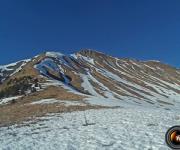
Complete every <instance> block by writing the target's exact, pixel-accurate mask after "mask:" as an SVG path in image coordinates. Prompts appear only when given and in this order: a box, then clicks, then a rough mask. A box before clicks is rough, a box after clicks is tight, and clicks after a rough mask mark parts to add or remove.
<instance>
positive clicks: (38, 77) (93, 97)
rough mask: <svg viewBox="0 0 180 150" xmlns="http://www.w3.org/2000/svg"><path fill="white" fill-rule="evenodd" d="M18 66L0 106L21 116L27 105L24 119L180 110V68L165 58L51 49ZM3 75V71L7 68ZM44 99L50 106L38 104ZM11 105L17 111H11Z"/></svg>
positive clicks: (0, 92) (2, 88)
mask: <svg viewBox="0 0 180 150" xmlns="http://www.w3.org/2000/svg"><path fill="white" fill-rule="evenodd" d="M14 65H15V66H16V67H14V71H13V72H9V74H8V73H7V74H6V76H5V77H4V79H3V80H2V83H1V84H0V110H1V109H2V110H1V111H4V112H5V114H6V115H7V113H10V116H13V117H14V118H16V119H17V120H19V119H18V118H17V117H16V116H14V114H13V113H14V112H16V113H15V114H17V113H19V111H20V110H21V111H25V109H30V110H31V111H28V112H27V113H25V114H26V115H25V116H24V117H30V116H31V115H34V113H35V112H38V113H37V114H39V115H43V114H44V113H49V112H57V111H63V110H64V111H65V110H69V109H72V110H82V109H88V108H101V107H119V106H123V105H137V106H140V107H141V106H143V107H153V108H162V109H179V108H180V107H179V105H180V101H179V99H180V71H179V70H178V69H176V68H174V67H171V66H170V65H167V64H162V63H161V62H159V61H158V62H157V61H137V60H135V59H121V58H116V57H112V56H109V55H106V54H104V53H101V52H97V51H92V50H82V51H79V52H77V53H74V54H70V55H64V54H62V53H59V52H45V53H42V54H40V55H37V56H35V57H33V58H32V59H29V60H28V61H26V62H21V63H20V64H18V63H14ZM18 68H19V69H18ZM7 69H8V68H7ZM0 73H1V74H0V75H2V74H3V72H2V71H1V70H0ZM1 78H2V77H1ZM11 97H12V98H11ZM15 97H17V98H15ZM13 99H14V100H13ZM43 99H44V100H45V101H48V103H50V104H48V105H46V104H42V105H40V104H38V101H43ZM52 99H54V100H52ZM51 100H52V101H51ZM64 100H65V101H66V102H70V101H78V106H77V105H76V106H74V102H72V103H73V105H72V106H66V105H65V104H64V103H65V102H64ZM36 101H37V103H36ZM50 101H51V102H50ZM57 101H58V102H57ZM62 101H63V102H62ZM31 103H33V104H36V105H31ZM46 103H47V102H46ZM45 106H46V107H47V108H46V107H45ZM57 106H58V107H60V108H62V109H61V110H59V109H57V108H56V107H57ZM7 108H9V109H11V110H12V111H10V112H7V110H9V109H7ZM45 108H46V109H45ZM17 109H18V110H17ZM19 109H20V110H19ZM39 109H40V110H42V111H40V110H39ZM13 110H14V112H13ZM21 111H20V112H21ZM19 116H21V117H22V114H19ZM13 117H12V119H14V118H13ZM21 117H19V118H21ZM0 119H1V118H0ZM5 120H6V119H5ZM6 121H7V120H6Z"/></svg>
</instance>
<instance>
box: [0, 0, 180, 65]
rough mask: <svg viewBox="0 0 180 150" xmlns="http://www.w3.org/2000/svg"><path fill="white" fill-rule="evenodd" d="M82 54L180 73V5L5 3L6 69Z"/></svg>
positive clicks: (160, 1)
mask: <svg viewBox="0 0 180 150" xmlns="http://www.w3.org/2000/svg"><path fill="white" fill-rule="evenodd" d="M82 48H90V49H95V50H99V51H101V52H104V53H107V54H110V55H113V56H117V57H130V58H135V59H140V60H148V59H151V60H152V59H158V60H160V61H162V62H165V63H168V64H171V65H173V66H176V67H180V0H0V64H6V63H9V62H13V61H17V60H20V59H24V58H29V57H32V56H34V55H36V54H39V53H42V52H44V51H46V50H51V51H52V50H53V51H60V52H62V53H67V54H68V53H73V52H75V51H78V50H79V49H82Z"/></svg>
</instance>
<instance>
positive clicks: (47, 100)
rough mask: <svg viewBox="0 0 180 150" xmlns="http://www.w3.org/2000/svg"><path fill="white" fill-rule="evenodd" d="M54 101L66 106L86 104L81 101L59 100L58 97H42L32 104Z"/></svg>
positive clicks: (51, 102)
mask: <svg viewBox="0 0 180 150" xmlns="http://www.w3.org/2000/svg"><path fill="white" fill-rule="evenodd" d="M54 103H60V104H63V105H65V106H85V104H83V103H82V102H80V101H71V100H57V99H53V98H52V99H41V100H39V101H34V102H32V103H31V104H32V105H37V104H41V105H44V104H54Z"/></svg>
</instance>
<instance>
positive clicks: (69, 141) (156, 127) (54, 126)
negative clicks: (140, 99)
mask: <svg viewBox="0 0 180 150" xmlns="http://www.w3.org/2000/svg"><path fill="white" fill-rule="evenodd" d="M85 118H87V122H86V121H85ZM178 124H180V115H178V114H176V113H175V112H173V111H168V110H163V109H150V108H149V109H142V108H140V107H134V108H116V109H101V110H87V111H84V112H83V111H82V112H73V113H64V114H49V115H47V116H46V117H42V118H37V120H36V121H33V122H28V123H24V124H22V125H14V126H11V127H2V128H0V149H3V150H6V149H7V150H16V149H17V150H21V149H22V150H25V149H34V150H37V149H38V150H41V149H42V150H51V149H53V150H81V149H82V150H94V149H97V150H99V149H101V150H106V149H107V150H109V149H110V150H111V149H112V150H131V149H133V150H134V149H138V150H144V149H146V150H154V149H158V150H166V149H168V147H167V146H166V144H165V141H164V136H165V133H166V131H167V129H168V128H169V127H171V126H173V125H178Z"/></svg>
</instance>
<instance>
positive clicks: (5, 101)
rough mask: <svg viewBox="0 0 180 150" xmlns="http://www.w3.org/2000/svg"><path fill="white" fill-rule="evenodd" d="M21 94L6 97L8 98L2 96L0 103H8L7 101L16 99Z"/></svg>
mask: <svg viewBox="0 0 180 150" xmlns="http://www.w3.org/2000/svg"><path fill="white" fill-rule="evenodd" d="M20 97H22V96H14V97H8V98H3V99H0V105H2V104H8V103H9V102H11V101H12V100H16V99H18V98H20Z"/></svg>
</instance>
